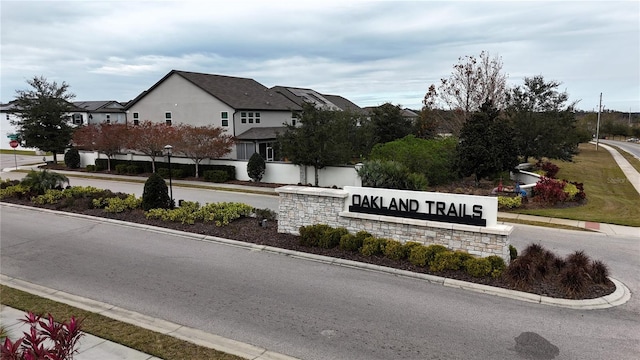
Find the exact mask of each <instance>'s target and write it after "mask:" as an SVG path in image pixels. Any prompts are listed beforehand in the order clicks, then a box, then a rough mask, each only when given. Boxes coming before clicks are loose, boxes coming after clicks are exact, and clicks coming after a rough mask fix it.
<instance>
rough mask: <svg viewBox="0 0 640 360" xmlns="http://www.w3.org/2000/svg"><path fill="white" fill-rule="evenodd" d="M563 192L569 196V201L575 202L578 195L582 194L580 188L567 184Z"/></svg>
mask: <svg viewBox="0 0 640 360" xmlns="http://www.w3.org/2000/svg"><path fill="white" fill-rule="evenodd" d="M562 190H563V191H564V192H565V193H566V194H567V201H574V200H575V199H576V195H578V193H579V192H580V190H578V187H577V186H576V185H574V184H572V183H566V184H565V185H564V188H563V189H562Z"/></svg>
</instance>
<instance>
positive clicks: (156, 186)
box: [142, 173, 173, 211]
mask: <svg viewBox="0 0 640 360" xmlns="http://www.w3.org/2000/svg"><path fill="white" fill-rule="evenodd" d="M172 205H173V204H171V199H169V189H168V188H167V184H166V183H165V182H164V179H163V178H162V176H160V174H158V173H153V174H151V176H149V178H148V179H147V181H146V182H145V183H144V191H143V193H142V209H143V210H144V211H149V210H151V209H170V208H171V207H172Z"/></svg>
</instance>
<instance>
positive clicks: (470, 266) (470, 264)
mask: <svg viewBox="0 0 640 360" xmlns="http://www.w3.org/2000/svg"><path fill="white" fill-rule="evenodd" d="M463 264H464V268H465V270H466V272H467V274H469V275H471V276H473V277H477V278H482V277H487V276H489V274H491V261H489V259H487V258H470V259H467V260H465V261H464V263H463Z"/></svg>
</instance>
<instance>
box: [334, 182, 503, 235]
mask: <svg viewBox="0 0 640 360" xmlns="http://www.w3.org/2000/svg"><path fill="white" fill-rule="evenodd" d="M344 190H345V191H346V192H348V193H349V196H348V198H347V210H348V211H349V212H354V213H366V214H376V215H385V216H394V217H401V218H410V219H421V220H431V221H439V222H445V223H455V224H465V225H475V226H483V227H493V226H495V225H496V224H497V221H498V199H497V198H495V197H488V196H474V195H460V194H448V193H436V192H424V191H406V190H391V189H378V188H368V187H354V186H345V187H344Z"/></svg>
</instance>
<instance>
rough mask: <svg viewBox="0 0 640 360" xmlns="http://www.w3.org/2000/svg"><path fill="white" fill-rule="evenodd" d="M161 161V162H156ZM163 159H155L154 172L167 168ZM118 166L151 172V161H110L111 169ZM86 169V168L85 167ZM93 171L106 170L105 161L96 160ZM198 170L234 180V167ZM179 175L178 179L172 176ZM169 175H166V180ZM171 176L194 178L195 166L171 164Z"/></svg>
mask: <svg viewBox="0 0 640 360" xmlns="http://www.w3.org/2000/svg"><path fill="white" fill-rule="evenodd" d="M158 160H162V161H158ZM164 160H165V159H164V158H157V159H156V171H159V169H160V168H167V169H168V168H169V164H168V163H167V162H166V161H164ZM119 164H126V165H135V166H137V167H138V171H139V172H138V174H140V173H150V172H152V168H151V160H149V161H142V160H119V159H111V168H112V169H117V166H118V165H119ZM87 167H88V166H87ZM95 169H96V171H103V170H106V169H107V159H96V161H95ZM178 169H179V170H181V171H182V173H181V174H180V173H179V172H174V171H177V170H178ZM198 170H199V172H200V174H202V175H204V172H205V171H209V170H220V171H224V172H225V173H227V180H236V167H235V166H232V165H202V164H200V165H199V166H198ZM174 174H176V175H180V176H179V177H177V176H174ZM168 175H169V173H167V178H168ZM171 175H172V177H175V178H184V177H194V176H196V166H195V164H182V163H174V162H173V161H172V162H171Z"/></svg>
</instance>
